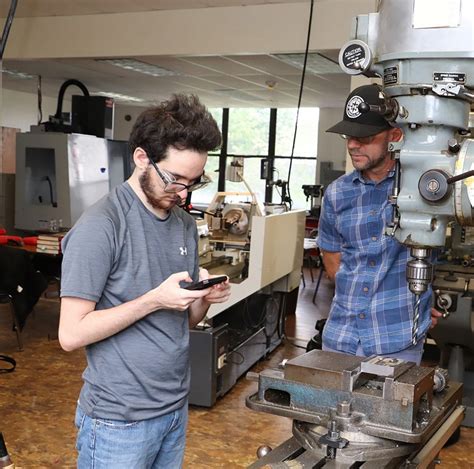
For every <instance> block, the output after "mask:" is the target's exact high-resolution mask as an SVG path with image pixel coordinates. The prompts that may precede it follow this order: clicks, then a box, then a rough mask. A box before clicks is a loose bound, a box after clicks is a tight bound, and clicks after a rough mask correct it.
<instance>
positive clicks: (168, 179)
mask: <svg viewBox="0 0 474 469" xmlns="http://www.w3.org/2000/svg"><path fill="white" fill-rule="evenodd" d="M146 156H147V157H148V160H149V161H150V163H151V165H152V166H153V167H154V168H155V170H156V172H157V173H158V176H160V178H161V180H162V181H163V184H164V186H165V187H164V188H163V190H164V191H165V192H168V193H172V194H176V193H178V192H181V191H184V189H186V190H187V191H188V192H193V191H195V190H198V189H202V188H203V187H205V186H207V185H208V184H209V183H211V182H212V179H211V178H210V177H209V176H208V175H207V174H206V173H202V175H201V176H200V177H199V179H198V180H197V181H196V182H193V183H192V184H183V183H181V182H177V181H176V178H175V177H174V176H173V175H172V174H170V173H168V171H166V170H164V169H160V168H158V165H157V164H156V163H155V162H154V161H153V160H152V159H151V158H150V156H149V155H148V154H147V155H146Z"/></svg>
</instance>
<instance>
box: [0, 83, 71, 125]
mask: <svg viewBox="0 0 474 469" xmlns="http://www.w3.org/2000/svg"><path fill="white" fill-rule="evenodd" d="M42 101H43V102H42V106H41V107H42V109H43V121H47V120H48V118H49V116H50V115H53V114H55V113H56V104H57V100H56V98H47V97H44V96H43V100H42ZM70 109H71V103H70V101H67V100H64V102H63V110H64V111H70ZM37 123H38V98H37V96H36V95H35V94H30V93H22V92H19V91H12V90H6V89H2V101H1V115H0V125H1V126H2V127H14V128H18V129H21V131H22V132H28V131H29V130H30V126H31V125H36V124H37Z"/></svg>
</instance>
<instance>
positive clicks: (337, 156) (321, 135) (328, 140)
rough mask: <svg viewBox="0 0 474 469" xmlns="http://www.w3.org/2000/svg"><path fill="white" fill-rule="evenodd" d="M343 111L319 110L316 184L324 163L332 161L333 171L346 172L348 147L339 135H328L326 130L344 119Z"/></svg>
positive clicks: (336, 109) (335, 109)
mask: <svg viewBox="0 0 474 469" xmlns="http://www.w3.org/2000/svg"><path fill="white" fill-rule="evenodd" d="M342 115H343V109H338V108H321V109H320V110H319V129H318V163H317V170H316V183H317V184H319V167H320V164H321V162H322V161H332V163H333V169H335V170H344V169H345V166H346V145H345V142H344V140H342V138H341V137H339V135H336V134H330V133H326V129H328V128H329V127H331V126H333V125H334V124H336V123H338V122H339V121H340V120H341V119H342Z"/></svg>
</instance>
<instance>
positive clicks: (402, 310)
mask: <svg viewBox="0 0 474 469" xmlns="http://www.w3.org/2000/svg"><path fill="white" fill-rule="evenodd" d="M361 103H366V104H368V105H369V106H370V105H372V106H374V107H375V106H380V105H383V104H384V100H383V96H382V94H381V88H380V87H379V86H378V85H365V86H360V87H359V88H356V89H355V90H354V91H352V92H351V94H350V95H349V96H348V98H347V100H346V105H345V108H344V116H343V119H342V121H341V122H339V123H337V124H336V125H335V126H333V127H331V128H329V129H328V130H327V132H332V133H337V134H340V135H341V137H342V138H344V139H345V140H346V143H347V151H348V153H349V155H350V157H351V160H352V164H353V166H354V168H355V170H354V171H353V172H352V173H350V174H346V175H344V176H341V177H340V178H338V179H337V180H336V181H334V182H333V183H332V184H330V185H329V186H328V187H327V189H326V191H325V193H324V199H323V205H322V211H321V218H320V221H319V233H318V245H319V247H320V249H321V252H322V254H323V262H324V266H325V269H326V272H327V274H328V276H329V278H330V279H332V280H334V281H335V286H336V290H335V296H334V299H333V302H332V305H331V310H330V313H329V317H328V320H327V322H326V325H325V327H324V331H323V350H328V351H336V352H343V353H349V354H353V355H359V356H370V355H382V356H390V357H394V358H401V359H404V360H406V361H411V362H415V363H417V364H419V363H420V361H421V356H422V353H423V343H424V339H425V336H426V333H427V330H428V329H429V327H430V325H431V317H430V311H431V291H428V292H426V293H425V294H423V295H422V297H421V306H420V319H419V333H418V342H417V343H416V345H413V344H412V321H413V295H412V293H411V292H410V291H409V289H408V283H407V281H406V279H405V271H406V264H407V261H408V260H409V259H410V253H409V249H408V248H407V247H405V246H404V245H402V244H400V243H399V242H398V241H397V240H396V239H395V238H393V237H390V236H386V235H385V234H384V229H385V225H386V224H387V223H389V222H390V221H391V219H392V212H393V208H392V206H391V205H390V203H389V202H388V197H389V195H390V194H391V193H392V187H393V182H394V173H395V172H394V167H395V161H394V160H393V159H392V158H391V154H390V152H389V151H388V145H389V142H397V141H400V140H401V139H402V138H403V133H402V131H401V130H400V129H399V128H397V127H394V126H392V125H391V124H390V123H389V122H387V120H386V119H385V118H384V117H383V116H382V115H381V114H380V113H379V112H377V111H374V110H373V109H374V107H372V108H369V107H368V106H361ZM361 109H362V110H365V111H366V112H362V111H361ZM367 109H369V110H368V111H367ZM438 314H439V315H440V313H437V312H433V315H434V316H435V317H434V319H433V322H434V323H435V322H436V316H438Z"/></svg>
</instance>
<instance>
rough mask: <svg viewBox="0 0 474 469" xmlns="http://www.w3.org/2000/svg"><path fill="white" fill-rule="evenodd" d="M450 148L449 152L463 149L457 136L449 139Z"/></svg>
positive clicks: (457, 151)
mask: <svg viewBox="0 0 474 469" xmlns="http://www.w3.org/2000/svg"><path fill="white" fill-rule="evenodd" d="M448 150H449V153H454V154H456V153H459V150H461V145H460V144H459V142H458V141H457V140H456V139H455V138H451V139H449V141H448Z"/></svg>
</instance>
